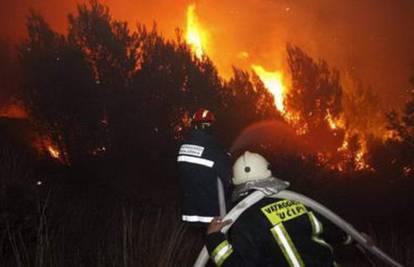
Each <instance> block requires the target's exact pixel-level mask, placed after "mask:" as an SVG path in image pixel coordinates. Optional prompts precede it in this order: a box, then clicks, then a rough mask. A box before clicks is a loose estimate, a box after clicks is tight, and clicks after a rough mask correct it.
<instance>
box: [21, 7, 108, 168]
mask: <svg viewBox="0 0 414 267" xmlns="http://www.w3.org/2000/svg"><path fill="white" fill-rule="evenodd" d="M27 27H28V32H29V37H28V38H27V39H26V40H25V41H23V42H22V43H21V44H20V46H19V58H20V63H21V66H22V75H23V78H22V97H23V100H24V103H25V105H26V107H27V109H28V112H29V114H30V117H31V118H32V119H33V120H34V122H35V125H36V126H37V128H38V129H39V130H40V131H41V132H42V133H43V134H47V135H48V136H49V138H51V140H52V142H53V143H54V144H56V145H57V147H58V149H59V150H60V152H61V155H60V156H61V158H62V160H63V161H65V162H67V163H71V164H76V163H77V162H80V161H82V160H84V158H85V157H89V154H90V151H91V150H93V149H94V148H95V147H96V146H97V145H98V144H96V138H95V137H96V133H97V132H98V131H99V124H98V123H99V121H100V120H99V115H100V106H99V102H98V101H97V100H98V99H97V88H96V84H95V80H94V77H93V75H92V70H91V69H90V68H89V66H88V64H87V62H86V59H85V57H84V55H83V53H82V51H81V50H80V49H79V48H77V47H75V46H72V45H71V44H70V43H69V42H67V40H66V39H65V38H64V36H62V35H59V34H57V33H55V32H53V31H52V30H51V29H50V27H49V25H48V24H47V23H46V22H45V21H44V19H43V18H42V17H41V16H40V15H38V14H36V13H34V12H31V13H30V15H29V17H28V21H27Z"/></svg>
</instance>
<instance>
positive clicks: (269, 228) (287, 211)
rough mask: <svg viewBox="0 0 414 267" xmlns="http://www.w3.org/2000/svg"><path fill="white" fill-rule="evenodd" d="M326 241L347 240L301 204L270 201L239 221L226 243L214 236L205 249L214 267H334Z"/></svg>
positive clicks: (253, 208) (209, 239) (260, 202)
mask: <svg viewBox="0 0 414 267" xmlns="http://www.w3.org/2000/svg"><path fill="white" fill-rule="evenodd" d="M322 222H323V223H322ZM325 240H326V241H325ZM327 241H328V242H330V243H340V242H341V243H342V242H343V243H345V242H349V241H350V240H349V239H348V236H347V235H346V234H345V233H344V232H342V231H340V230H339V229H336V228H334V226H333V225H332V224H330V223H329V222H328V221H325V220H323V219H322V218H320V217H318V215H317V214H316V213H315V212H314V211H312V210H311V209H309V208H308V207H306V206H304V205H303V204H301V203H298V202H294V201H290V200H285V199H278V198H270V197H269V198H264V199H262V200H260V201H259V202H257V203H256V204H254V205H253V206H251V207H250V208H249V209H247V210H246V211H245V212H244V213H243V214H242V215H241V216H240V217H239V219H238V220H237V221H236V222H235V223H234V224H233V226H232V227H231V228H230V232H229V238H228V239H226V236H225V235H224V234H222V233H221V232H218V233H213V234H210V235H208V236H207V244H206V246H207V249H208V251H209V254H210V256H211V258H212V260H213V261H214V262H215V264H216V265H217V266H225V267H227V266H237V267H242V266H261V267H266V266H278V267H285V266H286V267H288V266H290V267H300V266H311V267H328V266H329V267H332V266H336V265H335V262H334V258H333V252H332V247H331V246H330V245H329V244H328V242H327Z"/></svg>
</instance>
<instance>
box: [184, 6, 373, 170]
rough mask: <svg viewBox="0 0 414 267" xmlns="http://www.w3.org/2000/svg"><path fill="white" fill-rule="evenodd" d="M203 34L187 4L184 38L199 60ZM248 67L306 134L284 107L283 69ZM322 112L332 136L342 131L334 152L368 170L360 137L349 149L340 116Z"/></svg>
mask: <svg viewBox="0 0 414 267" xmlns="http://www.w3.org/2000/svg"><path fill="white" fill-rule="evenodd" d="M206 36H207V31H206V30H205V29H203V27H202V25H201V24H200V22H199V19H198V15H197V13H196V6H195V4H192V5H189V6H188V7H187V23H186V41H187V44H188V45H189V46H190V47H191V49H192V52H193V53H194V55H195V56H196V57H197V58H198V59H202V58H203V55H205V54H206V50H205V48H206ZM210 45H213V44H210ZM237 55H238V56H237V58H238V59H242V60H244V61H245V62H248V61H249V60H250V53H249V52H248V51H243V52H240V53H238V54H237ZM250 66H251V68H252V70H253V71H254V72H255V73H256V74H257V76H258V77H259V78H260V80H261V81H262V82H263V84H264V86H265V88H266V89H267V90H268V91H269V92H270V93H271V94H272V95H273V98H274V102H275V107H276V109H277V110H278V111H279V112H280V114H281V115H282V116H283V117H284V119H285V120H286V121H287V122H288V123H290V124H292V125H294V126H295V128H296V132H297V134H298V135H304V134H306V132H307V131H306V129H305V128H306V127H303V126H301V125H297V121H299V120H298V117H297V115H296V114H295V113H294V112H292V111H290V110H288V108H287V106H286V103H287V94H288V92H289V86H288V85H287V83H286V78H285V77H286V75H285V73H284V71H282V70H274V71H270V70H268V69H265V68H264V67H263V65H261V64H257V63H256V64H252V63H251V64H250ZM326 113H327V115H326V117H325V120H326V122H327V125H328V126H329V129H330V130H331V131H332V133H333V135H336V133H337V132H338V131H343V132H344V133H345V134H344V137H343V142H342V145H340V146H339V147H338V148H337V149H336V153H338V154H342V155H345V157H348V159H349V157H351V159H353V162H354V169H355V170H366V169H370V166H369V165H368V164H367V163H366V160H365V158H366V154H367V152H368V150H367V145H366V140H365V139H364V138H361V140H360V147H359V149H358V150H357V151H356V152H351V148H350V147H349V139H350V136H352V134H351V132H347V129H346V125H345V124H346V123H345V120H344V118H342V117H339V118H336V117H334V116H333V115H332V114H331V112H330V111H329V110H327V111H326ZM317 156H318V158H319V159H320V161H321V162H325V163H326V162H329V161H330V157H332V156H333V154H332V153H327V154H324V153H320V152H318V153H317ZM344 164H345V163H344V161H341V162H336V163H332V164H331V165H330V167H331V168H332V169H336V170H339V171H343V170H344V169H345V167H344Z"/></svg>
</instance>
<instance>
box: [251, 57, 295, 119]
mask: <svg viewBox="0 0 414 267" xmlns="http://www.w3.org/2000/svg"><path fill="white" fill-rule="evenodd" d="M252 68H253V70H254V71H255V72H256V74H257V75H258V76H259V78H260V80H262V82H263V84H264V85H265V87H266V88H267V89H268V90H269V91H270V93H272V95H273V97H274V99H275V105H276V108H277V109H278V110H279V111H280V112H281V113H282V114H285V113H286V107H285V103H284V102H285V96H286V92H287V87H286V86H285V85H284V84H283V74H282V72H280V71H274V72H270V71H267V70H265V69H264V68H263V67H262V66H260V65H252Z"/></svg>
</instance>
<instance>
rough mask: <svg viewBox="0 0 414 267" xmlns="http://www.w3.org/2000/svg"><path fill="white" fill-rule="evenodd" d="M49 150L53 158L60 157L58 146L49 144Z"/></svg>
mask: <svg viewBox="0 0 414 267" xmlns="http://www.w3.org/2000/svg"><path fill="white" fill-rule="evenodd" d="M47 151H48V152H49V154H50V156H51V157H52V158H55V159H60V152H59V150H58V149H57V148H55V147H53V146H52V145H48V146H47Z"/></svg>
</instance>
